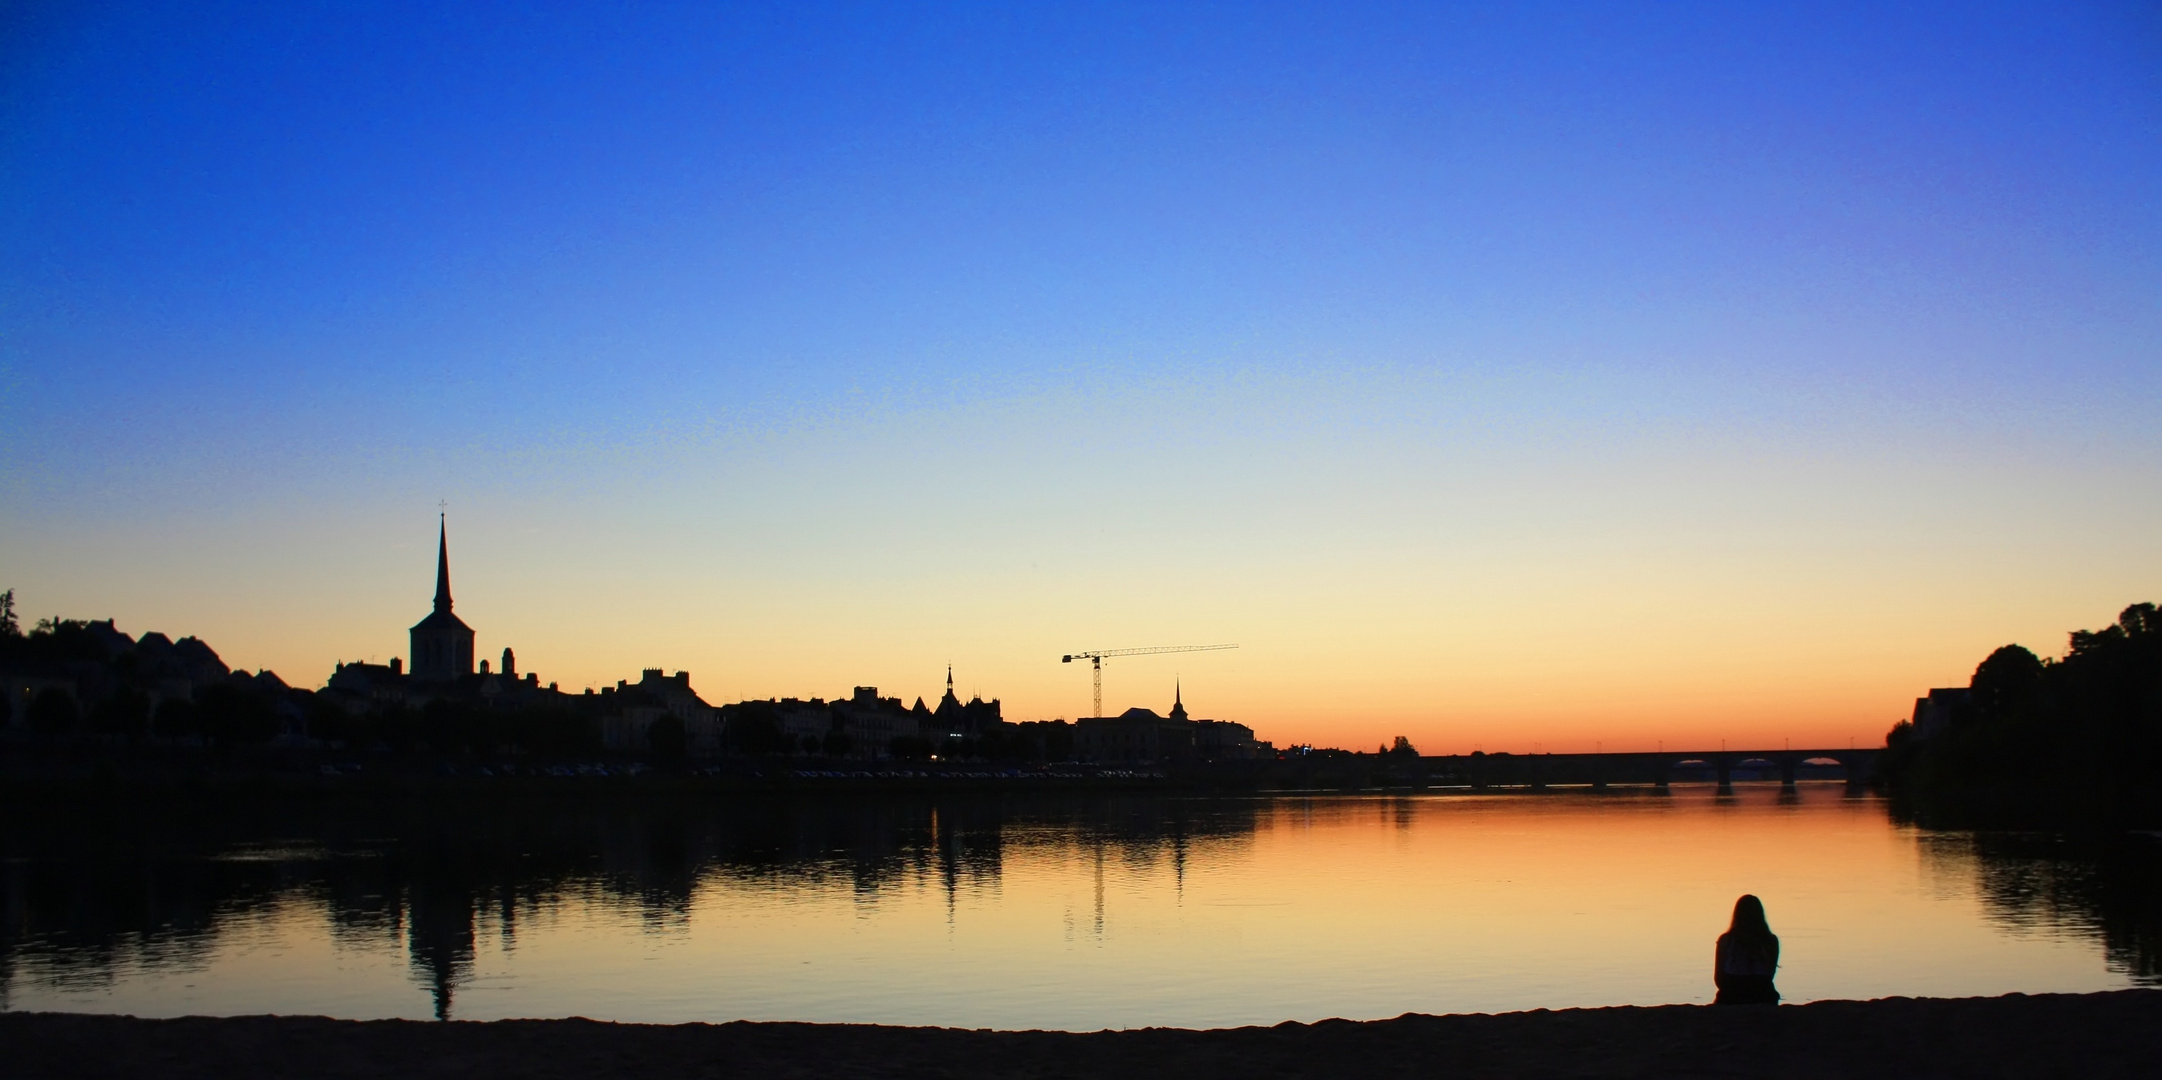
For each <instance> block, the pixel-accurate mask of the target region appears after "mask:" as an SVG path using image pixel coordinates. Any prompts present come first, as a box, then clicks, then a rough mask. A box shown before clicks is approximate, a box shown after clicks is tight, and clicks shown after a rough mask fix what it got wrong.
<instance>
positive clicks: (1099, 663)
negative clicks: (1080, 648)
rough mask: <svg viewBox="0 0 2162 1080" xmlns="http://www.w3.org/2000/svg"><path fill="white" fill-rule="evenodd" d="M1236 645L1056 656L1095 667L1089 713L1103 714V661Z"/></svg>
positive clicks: (1094, 652)
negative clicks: (1093, 696) (1093, 700)
mask: <svg viewBox="0 0 2162 1080" xmlns="http://www.w3.org/2000/svg"><path fill="white" fill-rule="evenodd" d="M1236 648H1238V646H1237V645H1156V646H1151V647H1150V648H1146V649H1091V650H1089V651H1087V652H1074V653H1067V654H1066V655H1064V656H1061V657H1059V658H1058V662H1059V663H1061V664H1071V663H1073V662H1074V661H1076V660H1086V661H1088V662H1089V663H1090V665H1092V666H1093V667H1094V668H1095V680H1096V711H1095V712H1094V713H1092V714H1091V715H1094V716H1102V715H1103V714H1104V661H1105V660H1107V659H1109V658H1111V657H1114V656H1155V655H1157V654H1159V653H1174V652H1215V651H1216V650H1218V649H1236Z"/></svg>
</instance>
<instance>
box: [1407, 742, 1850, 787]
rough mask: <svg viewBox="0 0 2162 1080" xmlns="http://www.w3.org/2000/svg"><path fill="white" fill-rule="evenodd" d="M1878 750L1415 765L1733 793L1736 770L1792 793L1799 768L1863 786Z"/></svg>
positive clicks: (1429, 760) (1506, 783)
mask: <svg viewBox="0 0 2162 1080" xmlns="http://www.w3.org/2000/svg"><path fill="white" fill-rule="evenodd" d="M1883 753H1884V749H1883V748H1882V747H1877V748H1873V749H1858V748H1854V747H1845V748H1841V749H1836V750H1811V749H1793V748H1789V747H1781V748H1779V749H1777V750H1662V751H1657V752H1654V753H1613V754H1508V753H1499V754H1446V755H1429V756H1423V757H1421V758H1420V759H1419V762H1420V764H1421V765H1424V766H1427V767H1429V768H1432V767H1434V766H1439V767H1440V769H1441V770H1442V771H1444V772H1446V773H1448V774H1450V775H1452V776H1454V777H1457V778H1459V782H1468V783H1469V784H1471V786H1472V787H1474V788H1485V787H1529V788H1543V787H1546V786H1548V785H1549V784H1588V785H1590V786H1592V787H1594V788H1603V787H1605V786H1607V785H1608V784H1654V785H1657V786H1659V787H1666V786H1667V785H1668V784H1669V783H1671V782H1672V781H1673V777H1674V775H1675V774H1676V773H1685V772H1705V771H1708V772H1710V773H1711V774H1712V776H1713V778H1714V779H1716V780H1718V782H1719V790H1720V791H1721V792H1722V793H1729V792H1732V791H1733V790H1734V774H1735V772H1736V771H1748V772H1771V771H1773V770H1776V771H1777V772H1778V774H1779V784H1780V787H1782V788H1786V789H1792V788H1793V787H1794V783H1795V780H1796V778H1797V777H1798V776H1799V775H1800V774H1801V772H1802V771H1803V769H1804V768H1805V767H1818V768H1826V769H1829V768H1831V767H1835V766H1836V767H1838V768H1839V769H1840V770H1842V772H1843V773H1844V775H1845V779H1846V781H1847V786H1848V787H1850V788H1859V787H1867V786H1868V785H1869V784H1871V783H1873V782H1875V780H1876V778H1877V759H1878V757H1880V756H1881V755H1882V754H1883Z"/></svg>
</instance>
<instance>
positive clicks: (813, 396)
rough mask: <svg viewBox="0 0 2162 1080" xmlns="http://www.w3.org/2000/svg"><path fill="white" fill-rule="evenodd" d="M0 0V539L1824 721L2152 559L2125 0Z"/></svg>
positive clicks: (365, 627) (270, 615)
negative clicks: (1162, 650)
mask: <svg viewBox="0 0 2162 1080" xmlns="http://www.w3.org/2000/svg"><path fill="white" fill-rule="evenodd" d="M1890 7H1891V9H1889V10H1888V6H1887V5H1878V4H1866V5H1863V4H1858V5H1840V4H1832V3H1818V2H1812V3H1806V4H1793V5H1779V4H1771V3H1763V4H1707V5H1690V4H1647V5H1642V6H1634V5H1625V4H1605V3H1600V4H1582V5H1573V4H1561V5H1545V4H1511V5H1467V6H1449V5H1442V4H1403V5H1387V4H1352V3H1328V4H1298V5H1271V4H1262V3H1234V4H1223V5H1156V4H1146V5H1132V6H1126V5H1116V4H1092V5H1056V6H1054V5H1016V4H1009V5H996V4H984V5H971V6H947V5H931V4H895V5H870V4H847V5H821V4H810V3H781V4H772V5H756V6H753V5H718V4H690V5H683V6H670V5H663V4H590V5H581V4H569V5H534V4H503V5H500V6H495V5H485V4H455V5H441V4H368V3H353V4H335V3H331V4H303V3H292V4H255V3H251V4H236V5H218V4H200V3H187V4H178V3H175V4H128V3H115V4H17V5H8V6H6V7H4V8H0V588H6V587H10V586H12V587H13V588H15V590H16V594H17V596H18V598H19V601H20V603H21V604H22V606H23V608H24V609H25V610H24V612H23V613H24V615H25V616H26V617H29V618H36V617H42V616H46V615H62V616H68V617H82V618H104V617H108V616H110V617H113V618H116V619H117V620H118V621H119V624H120V626H121V628H122V629H125V630H128V631H131V632H135V633H140V632H142V631H145V630H152V629H155V630H162V631H164V632H166V633H168V634H171V635H173V636H175V637H178V636H180V635H183V634H196V635H200V636H202V637H203V638H205V639H206V640H208V641H209V642H210V643H211V644H212V645H213V646H215V647H216V648H217V649H218V650H219V651H220V652H221V654H222V655H223V656H224V657H225V659H226V660H227V661H228V662H229V663H232V664H234V665H236V666H244V667H247V668H250V669H254V668H264V667H267V668H272V669H274V670H276V671H277V672H278V673H279V674H280V675H282V676H283V677H285V678H286V679H287V680H288V681H290V682H293V683H295V684H296V685H316V684H318V683H320V681H321V680H322V679H323V678H325V677H326V676H327V675H328V674H329V672H330V671H331V669H332V665H333V664H334V663H335V662H336V661H338V660H341V659H343V660H360V659H375V660H379V661H382V660H387V659H388V658H390V657H391V656H394V655H402V654H403V653H404V651H405V631H406V628H407V627H408V626H410V625H411V624H412V623H413V622H415V621H417V620H418V619H419V618H420V617H421V616H422V615H424V614H426V613H427V611H428V601H429V598H430V596H431V595H432V593H433V588H434V558H435V540H436V521H437V517H436V515H437V503H438V501H439V500H445V501H447V502H448V504H449V527H450V542H451V560H452V574H453V580H454V585H455V588H456V594H457V599H458V613H459V614H460V615H461V616H463V617H464V618H465V619H466V620H467V621H468V622H470V623H472V624H473V626H474V627H475V628H476V629H477V630H478V631H479V648H480V649H481V655H483V656H488V657H491V658H492V657H494V656H495V655H496V654H497V653H499V652H500V650H501V649H502V648H503V647H504V646H505V645H510V646H513V647H515V648H516V650H517V652H518V656H519V659H520V665H521V667H522V668H526V669H530V670H537V671H539V672H540V673H541V676H542V678H543V679H544V680H553V681H559V682H560V683H561V684H562V685H563V686H564V687H565V688H566V689H579V688H583V687H585V686H589V685H599V684H603V683H613V682H614V681H615V680H616V679H618V678H624V677H629V678H633V679H635V678H636V677H637V672H638V670H639V669H640V668H643V667H663V668H666V669H669V670H675V669H688V670H690V671H691V673H692V676H693V681H694V685H695V686H696V687H697V688H698V689H699V690H700V691H701V692H702V693H703V694H704V695H705V697H706V699H707V700H708V701H712V702H716V703H719V702H725V701H734V700H737V699H740V698H745V697H768V696H801V697H809V696H813V695H819V696H829V697H830V696H834V695H838V694H845V693H846V692H847V691H848V688H849V687H850V686H852V685H856V684H873V685H877V686H879V687H880V688H881V689H882V690H883V691H884V692H886V693H889V694H900V695H904V696H906V697H908V698H909V699H911V700H912V699H913V698H915V697H916V696H917V695H923V696H925V697H930V698H934V699H935V697H936V695H937V693H938V692H939V691H940V689H942V681H943V677H944V672H945V665H946V664H948V663H949V662H950V663H951V664H953V665H954V671H955V674H956V678H957V681H958V688H959V689H960V691H961V693H962V695H963V696H964V697H966V696H968V695H969V694H970V693H971V692H977V693H981V694H982V695H983V696H985V697H993V696H996V697H999V698H1002V699H1003V700H1004V702H1005V705H1006V715H1007V717H1008V718H1009V719H1017V720H1027V719H1038V718H1050V717H1061V716H1063V717H1073V716H1076V715H1081V714H1085V713H1086V712H1087V710H1088V693H1089V686H1088V674H1087V672H1086V670H1085V669H1082V668H1080V667H1079V666H1077V665H1061V664H1060V663H1058V656H1059V654H1061V653H1063V652H1069V651H1073V650H1076V649H1084V648H1118V647H1128V646H1146V645H1165V644H1185V643H1208V642H1237V643H1239V644H1240V645H1241V648H1240V649H1239V650H1237V651H1233V652H1221V653H1211V654H1201V655H1194V656H1174V657H1157V658H1142V659H1130V660H1121V661H1113V662H1111V663H1110V664H1109V665H1108V666H1107V668H1106V672H1105V675H1106V682H1105V696H1106V699H1107V701H1106V704H1107V705H1109V706H1111V707H1112V708H1122V707H1124V706H1126V705H1130V704H1143V705H1150V706H1153V707H1156V708H1158V709H1159V710H1161V709H1163V708H1165V707H1166V706H1168V705H1169V703H1170V698H1171V693H1172V687H1173V682H1174V680H1175V679H1182V680H1183V684H1184V687H1185V694H1186V700H1187V703H1188V705H1189V707H1190V708H1192V710H1193V711H1194V713H1195V714H1196V715H1201V716H1215V717H1220V718H1224V719H1231V720H1239V721H1242V722H1245V723H1248V724H1251V725H1253V726H1254V727H1255V728H1256V729H1257V730H1258V732H1259V733H1260V735H1261V737H1263V738H1272V739H1274V740H1276V741H1277V742H1278V743H1279V744H1283V743H1289V742H1303V741H1312V742H1315V743H1322V744H1337V745H1347V746H1354V747H1357V746H1364V747H1368V748H1371V747H1372V746H1373V745H1374V744H1376V743H1378V742H1381V741H1383V740H1385V739H1387V738H1389V737H1390V736H1393V735H1396V734H1404V735H1408V736H1410V737H1411V738H1412V739H1413V741H1414V742H1416V743H1418V744H1419V746H1420V747H1421V748H1422V749H1424V750H1426V751H1428V752H1453V751H1462V750H1469V749H1472V748H1474V747H1484V748H1485V749H1487V750H1503V749H1509V750H1532V749H1536V748H1544V749H1549V750H1573V749H1590V748H1592V747H1593V746H1594V745H1597V744H1603V745H1604V746H1605V747H1606V748H1607V749H1624V748H1635V747H1638V746H1642V747H1644V748H1647V749H1648V748H1650V747H1651V746H1652V745H1653V744H1654V742H1655V741H1664V742H1665V743H1666V744H1667V745H1668V746H1675V745H1678V744H1681V743H1696V744H1699V745H1709V744H1711V743H1714V742H1716V741H1717V740H1720V739H1727V740H1730V741H1735V742H1737V743H1746V742H1758V743H1771V744H1773V745H1777V743H1778V741H1779V740H1782V739H1792V740H1793V741H1794V743H1795V745H1802V744H1803V743H1805V742H1806V743H1817V744H1827V743H1829V744H1833V745H1839V746H1844V745H1847V743H1848V741H1849V740H1850V739H1852V740H1856V741H1858V742H1861V743H1862V744H1864V745H1867V744H1870V743H1874V742H1876V741H1877V740H1879V739H1881V737H1882V735H1883V732H1884V730H1885V728H1886V727H1888V726H1889V725H1890V723H1891V722H1892V721H1893V720H1895V719H1897V718H1899V717H1901V716H1903V715H1905V714H1906V712H1907V711H1908V709H1909V708H1910V707H1911V704H1912V701H1913V698H1914V697H1915V695H1916V694H1918V693H1921V692H1922V691H1924V690H1926V689H1927V688H1928V687H1931V686H1944V685H1964V683H1965V682H1966V680H1967V678H1968V676H1969V674H1970V673H1971V672H1972V670H1973V667H1974V665H1975V663H1976V662H1977V661H1978V660H1980V659H1981V657H1982V656H1983V655H1985V654H1986V653H1987V652H1988V651H1989V650H1990V649H1991V648H1994V647H1995V646H1998V645H2001V644H2005V643H2007V642H2019V643H2022V644H2025V645H2028V646H2029V647H2031V648H2033V649H2035V650H2036V651H2037V652H2040V653H2042V654H2044V655H2053V654H2056V653H2059V652H2061V650H2062V647H2063V641H2064V634H2065V632H2066V631H2068V630H2071V629H2073V628H2076V627H2089V626H2097V625H2100V624H2102V623H2105V622H2108V621H2109V620H2111V619H2112V618H2114V617H2115V615H2116V613H2117V611H2118V610H2119V609H2120V608H2121V607H2123V606H2124V605H2125V604H2127V603H2130V602H2133V601H2139V600H2154V599H2162V544H2158V542H2157V538H2158V537H2162V426H2158V419H2162V409H2158V406H2162V15H2158V14H2157V10H2156V8H2155V7H2154V6H2153V5H2151V4H2145V3H2135V2H2124V3H2097V4H2082V3H2064V2H2057V3H2033V4H1989V3H1947V4H1936V5H1931V4H1917V5H1896V6H1890Z"/></svg>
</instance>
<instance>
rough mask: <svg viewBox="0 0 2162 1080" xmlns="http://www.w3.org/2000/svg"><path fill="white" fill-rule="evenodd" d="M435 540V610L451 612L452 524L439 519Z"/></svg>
mask: <svg viewBox="0 0 2162 1080" xmlns="http://www.w3.org/2000/svg"><path fill="white" fill-rule="evenodd" d="M436 527H437V528H438V529H440V530H441V531H440V532H438V533H436V540H435V609H436V610H437V611H449V610H450V523H449V521H448V520H447V519H444V518H440V517H439V518H438V519H437V521H436Z"/></svg>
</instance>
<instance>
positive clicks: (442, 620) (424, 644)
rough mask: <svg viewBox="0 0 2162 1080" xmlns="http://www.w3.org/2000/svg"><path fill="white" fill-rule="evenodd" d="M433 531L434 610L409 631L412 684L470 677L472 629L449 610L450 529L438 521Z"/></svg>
mask: <svg viewBox="0 0 2162 1080" xmlns="http://www.w3.org/2000/svg"><path fill="white" fill-rule="evenodd" d="M437 528H438V530H439V531H438V532H437V533H436V549H435V610H434V611H431V612H429V613H428V617H427V618H425V619H422V620H421V621H419V622H417V623H414V624H413V629H412V649H413V666H412V678H413V681H415V682H446V683H447V682H456V681H457V680H459V679H461V678H463V677H465V676H467V675H471V674H473V628H472V627H470V626H467V625H466V624H465V620H463V619H460V618H459V617H458V616H456V615H453V614H451V610H450V608H451V602H450V526H449V523H448V522H447V521H444V520H440V519H439V520H438V521H437Z"/></svg>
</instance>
